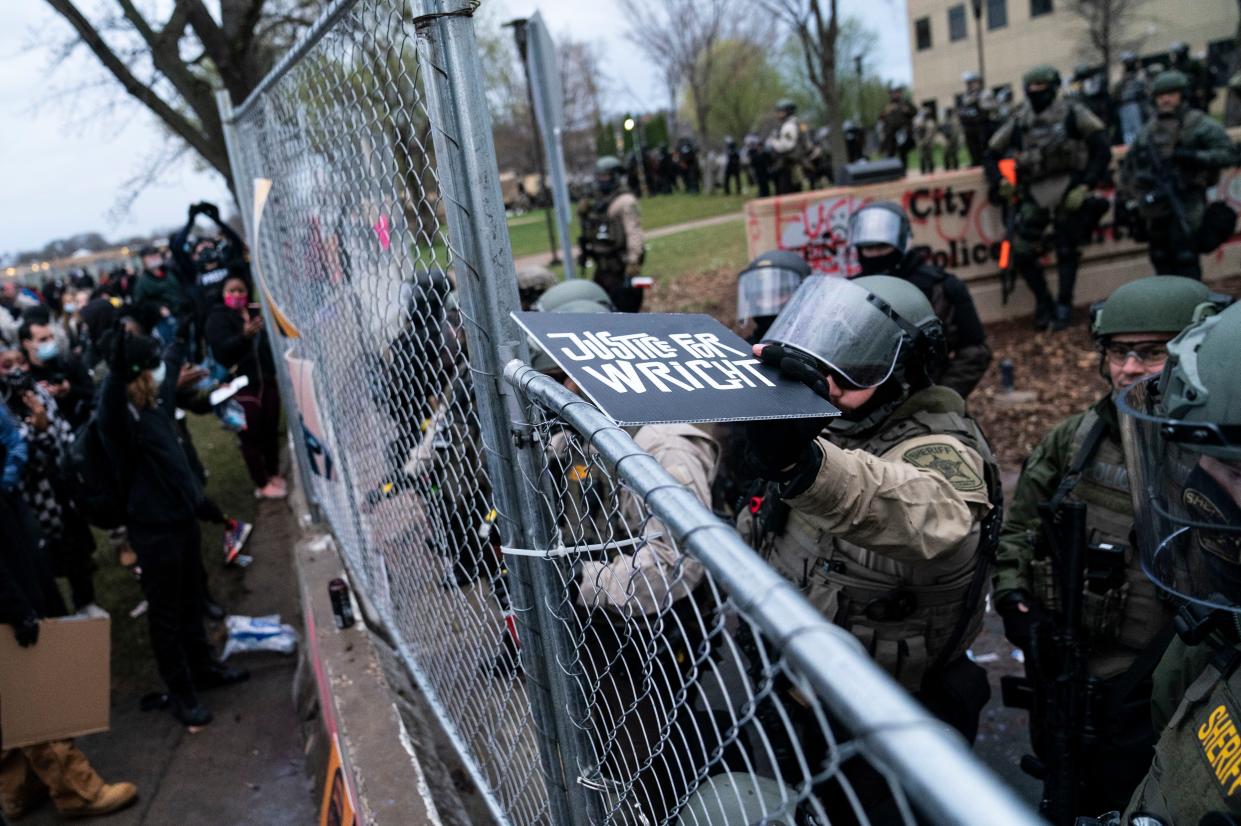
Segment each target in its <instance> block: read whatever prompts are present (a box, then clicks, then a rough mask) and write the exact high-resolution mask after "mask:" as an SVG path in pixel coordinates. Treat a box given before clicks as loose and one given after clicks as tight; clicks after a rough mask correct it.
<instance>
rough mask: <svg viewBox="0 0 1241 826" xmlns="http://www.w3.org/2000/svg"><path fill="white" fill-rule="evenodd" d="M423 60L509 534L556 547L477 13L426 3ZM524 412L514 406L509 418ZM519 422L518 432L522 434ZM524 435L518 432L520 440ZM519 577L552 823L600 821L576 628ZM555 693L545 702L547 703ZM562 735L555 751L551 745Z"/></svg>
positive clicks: (477, 382) (435, 0) (521, 563)
mask: <svg viewBox="0 0 1241 826" xmlns="http://www.w3.org/2000/svg"><path fill="white" fill-rule="evenodd" d="M418 5H419V8H418V11H420V12H421V14H420V15H419V17H420V19H421V20H422V21H424V22H423V23H422V25H421V27H420V34H421V35H422V37H420V38H419V53H420V56H421V58H422V63H423V66H424V68H425V75H424V83H425V85H426V89H427V93H428V94H427V97H428V100H427V103H428V110H429V112H430V114H431V123H432V128H433V135H434V146H435V156H436V167H437V169H438V172H439V185H440V197H441V201H442V204H443V206H444V210H445V215H446V219H447V223H448V227H449V242H450V246H451V252H452V256H453V263H454V270H455V274H456V286H457V290H458V296H459V299H460V303H461V308H462V313H463V315H464V317H465V318H466V319H467V323H466V325H465V326H466V330H467V334H468V339H469V347H470V359H471V369H472V371H473V376H474V390H475V397H476V399H477V404H478V411H479V419H480V422H481V426H482V431H483V440H484V444H485V446H486V452H487V454H488V455H489V457H490V458H491V460H492V461H491V467H492V470H493V476H492V481H493V485H494V488H495V490H494V492H495V496H496V500H497V509H498V510H499V512H500V518H501V520H502V523H503V524H502V531H503V533H502V535H503V536H504V540H505V541H506V542H507V543H509V544H514V543H515V540H520V541H523V542H525V543H529V544H528V545H527V546H526V547H530V548H536V549H547V548H548V543H549V542H550V541H551V531H550V529H549V526H548V524H547V523H546V521H545V516H542V515H541V512H540V510H539V507H538V502H537V501H536V497H535V496H534V495H533V491H531V490H528V489H526V485H527V484H529V483H526V484H523V479H522V476H521V473H520V469H525V470H527V471H530V470H532V469H534V468H537V467H539V463H538V461H537V460H536V459H535V455H536V454H535V453H534V451H536V450H538V449H540V448H537V447H536V446H534V445H532V444H530V443H529V442H528V441H522V444H521V445H517V444H515V440H514V438H513V437H514V431H513V430H512V429H511V423H510V421H509V413H508V411H506V402H505V400H504V398H505V396H507V395H509V394H510V391H509V389H508V387H507V385H506V384H505V382H504V379H503V374H502V373H503V366H504V363H505V359H506V358H507V357H508V356H511V355H524V354H525V349H526V345H525V340H524V336H523V335H521V334H520V333H519V330H518V328H517V325H516V324H515V323H514V322H513V321H512V319H511V318H510V316H509V313H510V312H511V311H513V310H514V309H517V308H518V307H519V304H518V301H517V278H516V273H515V271H514V269H513V257H512V248H511V246H510V243H509V238H508V227H507V223H506V221H505V214H504V204H503V199H502V196H501V192H500V184H499V177H498V170H497V166H496V160H495V147H494V145H493V143H492V137H491V123H490V117H489V115H488V113H487V108H486V102H485V99H484V97H483V95H482V94H480V90H481V89H483V88H485V86H484V83H483V80H482V76H481V66H480V64H479V59H478V47H477V43H476V41H475V37H474V28H473V21H472V20H471V19H470V17H469V15H470V13H471V12H472V7H473V4H471V3H470V2H468V0H465V1H463V0H457V2H454V3H448V2H444V0H423V2H422V3H421V4H418ZM512 409H513V410H514V411H515V410H516V409H517V408H516V407H515V406H514V407H513V408H512ZM521 424H524V423H518V425H519V427H520V426H521ZM521 434H522V430H520V429H519V430H517V431H516V435H518V436H519V437H520V436H521ZM509 564H510V571H511V572H512V573H513V574H514V575H515V576H516V577H517V578H518V579H519V580H521V581H522V582H523V583H529V586H530V590H529V591H528V592H527V595H528V597H529V599H530V601H529V602H527V603H526V607H527V608H528V610H527V611H525V612H524V613H523V614H519V616H521V618H522V619H523V620H525V624H524V627H523V628H522V634H521V642H522V650H521V660H522V665H523V667H524V668H525V669H526V670H527V672H528V673H529V674H530V675H531V677H532V680H531V682H532V683H533V684H534V685H529V684H528V688H530V702H531V707H532V710H533V712H534V714H535V719H536V722H537V723H538V725H539V727H540V728H541V729H542V730H543V734H544V736H543V737H542V738H541V742H540V750H541V752H542V758H543V761H544V765H545V769H546V771H547V778H548V794H549V798H550V802H551V809H552V816H553V818H554V820H555V822H556V823H557V824H561V825H562V826H582V824H588V823H594V822H598V821H599V818H598V817H597V816H596V813H597V812H598V810H599V803H600V800H599V797H598V795H597V794H596V793H595V792H594V791H592V790H590V789H587V788H586V787H585V786H583V785H582V784H580V783H579V782H578V778H579V776H580V772H581V771H582V770H583V769H585V768H587V767H589V766H591V765H592V764H593V757H592V750H591V747H590V742H589V738H588V736H587V733H586V732H585V731H584V730H583V729H581V728H579V727H578V726H577V724H576V722H575V720H574V719H573V710H574V709H579V708H580V703H579V702H578V700H575V699H572V697H573V693H574V692H575V691H576V687H575V686H574V685H572V683H571V681H569V680H568V679H567V678H566V677H565V675H564V674H563V673H562V672H561V671H560V669H558V668H557V667H556V662H558V661H559V660H560V659H562V658H563V657H564V656H565V654H566V653H567V652H568V651H570V650H572V640H571V638H570V637H569V635H568V632H567V629H566V628H565V627H564V626H563V624H562V623H560V622H559V621H558V620H557V619H556V617H555V615H554V613H553V612H552V604H553V602H554V601H557V600H556V594H557V593H559V591H560V588H559V585H558V583H556V582H555V579H556V577H555V572H554V570H552V569H550V568H549V567H548V566H549V565H550V564H551V563H549V562H548V561H546V560H538V559H531V558H522V557H513V558H512V559H511V560H510V563H509ZM544 692H546V694H545V693H544ZM553 732H554V735H555V742H550V739H551V738H550V736H549V735H551V734H552V733H553Z"/></svg>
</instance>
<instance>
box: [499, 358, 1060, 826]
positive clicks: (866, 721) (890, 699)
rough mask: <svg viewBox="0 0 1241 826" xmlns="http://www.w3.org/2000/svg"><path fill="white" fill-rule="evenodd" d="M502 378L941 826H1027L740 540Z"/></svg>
mask: <svg viewBox="0 0 1241 826" xmlns="http://www.w3.org/2000/svg"><path fill="white" fill-rule="evenodd" d="M504 376H505V379H506V380H507V381H508V382H509V383H510V384H511V385H512V386H513V387H515V388H516V389H517V390H518V391H519V392H520V393H521V394H522V395H523V396H524V397H525V398H526V399H527V400H528V401H530V402H532V403H534V404H535V405H537V406H538V407H539V408H540V409H542V410H544V411H546V412H547V413H550V414H551V415H553V416H555V417H556V418H557V419H559V420H560V421H562V422H565V423H567V424H568V425H569V426H570V427H572V428H573V430H575V431H576V432H577V433H578V434H579V436H581V437H582V438H583V440H585V441H588V442H589V444H590V446H591V447H592V448H593V449H594V450H595V451H597V452H598V454H599V455H600V456H601V457H602V458H603V460H604V461H605V462H606V463H607V464H608V465H609V466H610V467H613V468H615V469H616V472H617V474H618V475H619V476H621V478H622V479H623V480H624V481H626V482H627V483H628V484H629V485H630V486H631V487H632V488H633V489H634V492H635V493H636V494H637V495H639V496H640V497H642V498H643V499H644V501H645V502H646V505H647V507H649V508H650V510H651V511H652V512H653V513H654V514H655V515H656V516H658V517H659V519H660V520H662V521H663V523H664V524H665V525H666V526H667V528H668V530H669V531H670V533H671V534H672V535H673V537H674V538H675V539H676V541H677V542H678V543H679V544H680V546H681V547H682V548H683V549H685V551H686V552H687V553H689V554H691V555H692V556H693V557H694V558H695V559H697V560H698V561H699V562H701V563H702V565H703V566H704V567H705V568H706V569H707V570H708V571H709V572H710V573H711V575H712V576H713V577H714V578H715V579H716V580H717V581H718V582H720V583H721V584H722V585H723V586H724V588H725V590H726V591H727V592H728V593H729V595H730V597H731V598H732V600H733V601H734V602H735V603H736V604H737V605H738V607H739V608H740V609H741V610H743V611H744V612H745V613H746V614H748V615H749V618H750V620H751V621H752V622H754V624H755V625H757V626H758V627H759V628H760V629H761V630H762V631H763V633H765V634H767V635H768V636H769V637H770V638H771V639H772V640H773V641H775V643H776V644H777V646H778V647H779V648H780V649H781V650H782V651H783V654H784V656H785V657H786V658H787V659H788V661H789V662H790V663H791V664H792V665H793V666H794V668H796V670H797V671H798V672H800V673H801V674H802V675H803V676H804V677H805V678H806V679H807V680H809V682H810V684H811V685H812V686H813V687H814V689H815V690H816V692H818V693H819V695H820V696H821V697H822V698H823V699H824V700H826V701H827V702H828V704H829V706H830V707H831V709H832V711H833V712H835V713H837V714H839V715H840V716H841V718H842V719H843V720H844V721H845V722H846V723H847V724H848V725H849V726H850V728H851V729H852V731H853V732H854V734H855V736H856V737H857V739H858V740H859V741H863V742H864V743H865V744H866V745H867V746H868V747H869V748H870V749H872V750H873V752H874V753H875V754H876V755H878V756H879V757H880V758H881V759H882V760H883V762H884V763H885V764H886V765H887V766H889V767H890V768H891V769H893V770H894V771H895V773H896V774H897V775H898V776H900V777H901V778H902V783H903V784H904V785H906V787H907V788H908V790H909V792H910V797H911V799H912V800H914V801H915V802H916V803H917V804H918V805H919V806H920V807H921V808H923V809H924V810H926V811H927V812H928V813H929V814H931V815H932V816H933V817H935V819H936V822H939V823H959V824H979V826H983V824H987V825H988V826H989V824H993V823H1006V824H1015V825H1017V826H1035V825H1036V824H1039V823H1041V822H1042V821H1040V820H1039V819H1038V818H1037V817H1036V816H1035V814H1034V813H1033V812H1032V811H1031V810H1030V809H1029V808H1028V807H1027V806H1026V805H1025V804H1024V803H1022V802H1021V801H1019V800H1018V799H1017V797H1016V796H1015V795H1013V794H1012V792H1010V791H1009V790H1008V788H1007V787H1006V786H1004V784H1003V783H1002V782H1001V781H999V780H998V779H997V778H995V777H994V776H993V775H992V774H991V773H990V772H989V771H988V770H987V769H986V768H985V767H983V766H982V765H981V764H980V763H978V762H977V760H976V759H975V758H974V757H973V755H972V754H971V753H970V751H969V748H968V746H966V744H965V742H964V741H963V740H961V738H960V737H959V736H958V735H956V733H955V732H953V731H952V730H951V729H949V728H948V727H947V726H946V725H944V724H942V723H940V722H939V721H937V720H935V719H934V718H933V717H931V716H930V714H929V713H927V712H926V711H925V710H924V709H922V708H921V706H919V705H918V704H917V703H916V702H915V701H914V700H913V698H912V697H910V696H909V695H908V694H907V693H906V692H905V691H904V690H903V689H902V688H900V687H899V686H898V685H897V684H896V683H895V682H894V681H892V680H891V679H890V678H889V677H888V676H887V675H886V674H885V673H884V672H882V671H881V670H880V669H879V667H878V666H877V665H875V664H874V663H873V662H872V661H871V659H870V657H869V655H868V654H866V653H865V652H864V651H863V650H862V648H861V647H860V645H859V644H858V642H857V641H856V639H854V637H853V636H852V635H851V634H849V633H848V632H847V631H844V630H843V629H841V628H839V627H838V626H835V625H833V624H831V623H830V622H828V621H827V620H826V619H825V618H823V617H822V616H821V615H820V614H819V613H818V612H817V611H816V610H815V609H814V607H813V606H811V605H810V603H809V602H807V601H806V599H805V598H804V597H803V596H802V595H801V594H800V593H799V592H798V591H797V589H796V588H794V586H793V585H792V584H791V583H789V582H788V581H787V580H785V579H784V578H783V577H781V576H780V575H779V574H778V573H777V572H776V571H775V570H774V569H772V568H771V567H770V566H769V565H767V564H766V563H764V562H763V561H762V559H760V558H759V556H758V555H757V554H756V553H755V551H754V550H753V549H752V548H750V546H749V545H747V544H746V543H745V542H744V541H743V540H742V539H741V537H740V536H739V535H738V534H737V533H736V531H734V530H733V529H732V528H731V527H729V526H728V525H727V524H726V523H724V522H722V521H721V520H720V519H719V518H718V517H717V516H715V514H713V513H712V512H711V511H710V510H709V509H708V508H706V507H705V506H704V505H702V504H701V503H700V502H699V501H698V500H697V498H695V497H694V495H693V494H692V493H690V492H689V491H687V490H685V489H684V488H682V487H681V486H680V485H679V484H678V483H677V482H676V480H675V479H673V477H672V476H671V475H669V474H668V473H667V472H666V471H664V470H663V469H662V468H661V467H660V466H659V465H658V463H657V462H656V461H655V459H654V458H653V457H650V456H649V455H647V454H645V453H644V452H643V451H642V450H641V448H639V447H638V446H637V445H636V444H635V443H634V441H633V440H632V439H631V438H630V437H629V435H628V434H627V433H626V432H625V431H624V430H622V429H621V428H620V427H618V426H617V425H616V424H615V423H614V422H612V420H611V419H609V418H608V417H607V416H606V415H604V414H603V413H602V412H600V411H599V410H598V409H597V408H596V407H595V406H594V405H592V404H590V403H589V402H587V401H585V400H583V399H582V398H580V397H579V396H577V395H575V394H573V393H571V392H570V391H568V390H566V389H564V388H563V387H561V386H560V384H559V383H557V382H556V381H554V380H552V379H550V378H548V377H547V376H544V375H542V374H541V373H539V372H537V371H535V370H533V369H531V368H530V367H529V366H528V365H526V364H524V363H523V362H521V361H520V360H516V359H515V360H513V361H511V362H509V363H508V364H507V365H506V367H505V370H504Z"/></svg>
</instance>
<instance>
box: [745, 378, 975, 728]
mask: <svg viewBox="0 0 1241 826" xmlns="http://www.w3.org/2000/svg"><path fill="white" fill-rule="evenodd" d="M817 446H818V448H819V450H820V451H821V453H822V456H823V461H822V464H821V465H820V468H819V471H818V474H817V476H816V477H815V480H814V481H813V483H811V485H810V487H809V488H808V489H807V490H805V491H804V492H803V493H801V494H800V495H798V496H795V497H792V498H790V499H788V500H787V504H788V506H789V508H790V509H791V510H790V512H789V514H788V520H787V524H786V525H785V526H784V528H783V530H782V531H780V532H778V533H776V534H774V535H772V534H770V533H767V532H766V531H765V528H764V526H763V525H762V524H759V523H758V522H757V520H755V519H754V518H753V517H752V516H751V515H750V514H748V513H743V514H742V517H741V519H740V520H739V525H738V527H739V529H740V530H741V531H742V535H743V536H744V535H747V533H748V534H749V535H750V536H752V537H753V538H756V539H758V540H759V542H758V544H756V547H759V548H760V550H761V551H763V552H764V554H765V555H766V556H767V558H768V560H769V562H770V563H771V564H772V566H773V567H774V568H775V569H776V570H777V571H779V572H780V573H781V574H782V575H783V576H785V577H786V578H788V579H789V580H790V581H792V582H794V583H795V584H797V585H798V586H799V587H800V588H801V589H802V591H803V592H804V593H805V594H806V596H807V598H809V599H810V601H811V602H812V603H813V604H814V605H815V607H816V608H818V609H819V610H820V611H821V612H823V614H824V615H825V616H827V617H828V618H829V619H831V620H832V621H833V622H835V623H836V624H838V625H840V626H842V627H844V628H846V629H847V630H849V631H850V632H851V633H852V634H853V635H854V636H856V637H857V638H858V639H859V640H860V641H861V642H862V644H863V645H864V646H866V648H867V650H868V651H870V652H871V654H872V656H874V658H875V660H876V661H877V662H878V663H879V665H880V666H882V667H883V668H884V669H885V670H886V671H888V673H890V674H891V675H893V676H894V677H895V678H896V679H898V680H899V681H900V682H901V683H902V684H903V685H904V686H905V687H906V688H908V689H909V690H910V691H913V692H917V693H918V694H919V696H920V697H921V698H922V699H923V701H924V702H925V703H926V704H927V705H928V706H929V707H930V708H931V710H932V711H933V712H934V713H936V714H938V715H939V716H941V717H942V718H943V719H945V720H946V721H947V722H949V723H951V724H953V725H954V726H956V727H957V728H958V729H959V730H961V731H962V732H963V733H964V734H965V735H966V736H967V737H968V738H969V739H971V740H972V739H973V736H974V734H975V733H976V731H977V716H978V712H979V711H980V710H981V707H982V705H983V704H985V703H986V699H987V695H988V691H987V689H986V677H985V674H982V672H981V669H978V668H977V666H974V665H973V664H972V663H968V661H967V660H965V659H964V658H963V656H962V655H963V654H964V652H965V650H966V649H967V648H968V647H969V645H970V643H971V642H972V641H973V639H974V638H975V637H976V636H977V634H978V631H979V628H980V627H981V623H982V608H983V606H982V601H981V599H978V600H975V602H974V603H973V604H970V600H969V595H970V592H971V587H970V586H971V582H972V580H973V579H974V577H975V570H976V569H977V567H978V566H979V565H986V564H987V563H986V560H983V559H980V552H979V551H980V545H981V540H982V521H983V518H984V517H985V516H986V515H987V513H988V512H989V511H990V510H991V509H992V507H993V503H995V504H998V493H997V492H996V490H995V487H994V486H995V485H996V482H995V480H998V479H999V473H998V469H997V467H996V465H995V461H994V459H993V458H992V456H991V451H990V448H989V447H988V446H987V443H986V439H985V438H984V437H983V435H982V432H981V431H980V430H979V428H978V426H977V425H976V424H975V423H974V421H973V420H972V419H970V418H969V417H968V416H967V415H966V414H965V405H964V403H963V402H962V401H961V397H960V396H958V395H957V394H956V393H954V392H953V391H951V390H949V389H947V388H944V387H929V388H926V389H923V390H920V391H917V392H915V393H914V394H913V395H911V396H910V397H909V398H908V399H907V400H906V401H905V402H904V403H903V404H902V405H901V406H900V407H898V408H897V409H896V410H895V411H894V412H893V413H892V414H891V415H890V416H888V417H887V418H885V419H884V420H883V421H882V422H881V423H880V424H878V425H877V426H876V427H875V428H874V429H872V431H871V432H868V433H862V434H858V435H856V436H844V435H842V434H840V433H833V432H832V429H831V427H830V426H829V428H828V429H827V430H826V431H825V432H824V435H823V436H822V437H820V438H819V439H818V441H817ZM989 488H991V489H992V491H991V493H989ZM963 614H964V615H965V622H964V630H963V632H961V633H958V631H957V626H958V623H959V622H961V621H962V617H963ZM954 637H955V639H954ZM949 646H951V650H947V649H948V647H949ZM962 665H964V666H965V667H966V669H967V670H966V672H964V673H963V672H962V671H961V670H960V669H961V666H962ZM970 669H977V672H978V673H977V674H970V673H968V670H970ZM954 670H955V672H956V674H957V675H958V676H959V679H956V680H953V679H951V678H949V677H948V676H946V675H947V674H948V672H952V671H954ZM979 676H981V679H982V683H981V686H979V685H978V683H977V682H976V679H974V680H971V677H973V678H977V677H979ZM962 685H964V690H962ZM971 693H972V696H963V695H970V694H971ZM979 695H981V696H979Z"/></svg>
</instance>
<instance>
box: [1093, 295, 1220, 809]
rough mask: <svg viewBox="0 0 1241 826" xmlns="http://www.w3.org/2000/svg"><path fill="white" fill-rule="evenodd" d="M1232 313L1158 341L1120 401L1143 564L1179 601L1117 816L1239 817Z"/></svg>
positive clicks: (1212, 317) (1137, 534)
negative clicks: (1146, 743)
mask: <svg viewBox="0 0 1241 826" xmlns="http://www.w3.org/2000/svg"><path fill="white" fill-rule="evenodd" d="M1238 352H1241V307H1237V306H1233V307H1232V308H1230V309H1228V310H1225V311H1224V312H1223V313H1221V314H1219V315H1216V316H1211V317H1208V318H1206V319H1205V320H1203V321H1201V322H1199V323H1198V324H1195V325H1194V326H1192V327H1190V328H1188V329H1187V330H1185V331H1184V332H1183V333H1181V334H1180V335H1179V336H1177V337H1176V338H1175V339H1174V340H1173V341H1172V342H1171V343H1170V344H1168V364H1167V366H1166V367H1165V368H1164V371H1163V374H1162V375H1161V376H1159V377H1158V378H1157V379H1151V380H1148V381H1145V382H1140V383H1138V384H1135V385H1134V386H1132V387H1131V388H1130V389H1129V390H1128V391H1126V392H1125V394H1124V395H1122V396H1121V398H1120V400H1119V401H1118V403H1117V406H1118V408H1119V410H1120V412H1121V428H1122V435H1123V437H1124V445H1125V452H1126V456H1127V458H1128V463H1129V468H1130V474H1131V480H1132V481H1131V489H1132V494H1133V508H1134V521H1135V534H1136V536H1137V542H1138V547H1139V550H1140V552H1141V555H1142V560H1143V568H1144V569H1145V571H1146V572H1147V574H1148V575H1149V576H1150V578H1151V579H1152V580H1153V581H1154V582H1155V584H1156V585H1158V586H1159V587H1161V588H1163V589H1164V590H1166V591H1167V592H1169V593H1170V594H1172V595H1173V596H1174V597H1176V598H1177V600H1178V602H1179V604H1181V605H1182V608H1181V610H1180V611H1179V614H1178V618H1177V637H1176V638H1174V639H1173V641H1172V644H1171V645H1170V646H1169V649H1168V651H1167V653H1166V654H1165V655H1164V659H1163V661H1162V662H1161V663H1160V666H1159V669H1158V671H1157V672H1156V675H1155V683H1156V684H1155V698H1154V704H1153V708H1154V713H1155V717H1156V721H1155V722H1156V725H1161V726H1162V725H1164V724H1165V723H1166V726H1165V727H1163V728H1162V734H1161V735H1160V737H1159V741H1158V743H1157V744H1156V745H1155V758H1154V761H1153V763H1152V765H1151V769H1150V772H1149V773H1148V774H1147V776H1146V778H1145V780H1143V782H1142V784H1141V785H1140V786H1139V787H1138V790H1137V791H1136V792H1135V793H1134V795H1133V798H1132V800H1130V802H1129V805H1128V807H1127V810H1126V812H1125V815H1124V817H1123V818H1120V819H1116V818H1115V817H1114V816H1113V817H1111V818H1104V819H1102V820H1101V821H1100V822H1104V823H1118V822H1119V823H1124V824H1134V826H1136V825H1137V824H1142V825H1143V826H1172V825H1173V824H1220V825H1221V826H1222V825H1223V824H1229V823H1236V822H1238V818H1239V817H1241V795H1237V794H1236V791H1237V789H1238V788H1239V787H1241V783H1239V782H1238V777H1239V776H1241V765H1239V761H1238V756H1239V755H1241V734H1238V732H1239V731H1241V729H1238V718H1239V715H1241V702H1239V698H1241V669H1238V668H1237V664H1238V662H1239V661H1241V636H1239V635H1238V630H1237V629H1238V628H1239V627H1241V624H1239V622H1238V615H1239V614H1241V382H1239V381H1238V375H1237V370H1236V354H1237V353H1238Z"/></svg>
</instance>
